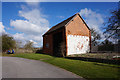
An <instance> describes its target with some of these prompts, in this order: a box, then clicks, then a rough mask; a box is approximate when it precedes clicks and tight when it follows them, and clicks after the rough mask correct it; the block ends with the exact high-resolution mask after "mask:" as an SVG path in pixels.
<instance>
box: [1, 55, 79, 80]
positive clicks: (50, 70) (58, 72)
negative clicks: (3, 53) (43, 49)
mask: <svg viewBox="0 0 120 80" xmlns="http://www.w3.org/2000/svg"><path fill="white" fill-rule="evenodd" d="M2 77H3V78H80V76H77V75H75V74H73V73H71V72H69V71H66V70H64V69H61V68H58V67H55V66H53V65H51V64H48V63H45V62H42V61H37V60H30V59H24V58H17V57H2Z"/></svg>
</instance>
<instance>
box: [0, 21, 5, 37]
mask: <svg viewBox="0 0 120 80" xmlns="http://www.w3.org/2000/svg"><path fill="white" fill-rule="evenodd" d="M4 28H5V26H4V25H3V23H2V22H0V36H1V35H2V33H5V29H4Z"/></svg>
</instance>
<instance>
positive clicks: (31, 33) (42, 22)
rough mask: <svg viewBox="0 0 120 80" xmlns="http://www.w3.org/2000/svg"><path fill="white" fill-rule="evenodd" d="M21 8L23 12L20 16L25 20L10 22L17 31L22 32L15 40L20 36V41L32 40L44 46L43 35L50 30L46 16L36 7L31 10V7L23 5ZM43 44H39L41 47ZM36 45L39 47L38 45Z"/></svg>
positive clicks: (16, 35) (20, 12) (15, 36)
mask: <svg viewBox="0 0 120 80" xmlns="http://www.w3.org/2000/svg"><path fill="white" fill-rule="evenodd" d="M21 8H22V10H20V11H19V12H18V15H19V16H20V17H23V18H24V19H22V20H21V19H19V20H18V19H16V20H11V21H10V25H11V26H12V27H13V28H14V29H15V30H16V31H19V32H21V33H19V34H18V33H16V34H15V35H14V38H18V36H20V39H23V40H32V41H34V42H36V43H41V44H43V43H42V35H43V34H44V33H45V32H46V31H47V30H48V29H49V21H48V20H47V19H46V15H44V14H43V13H41V11H40V10H39V9H38V8H36V7H35V8H32V9H30V8H31V7H30V6H27V5H22V6H21ZM23 37H25V38H23ZM23 40H22V41H23ZM41 44H39V46H41ZM35 45H36V46H38V45H37V44H35Z"/></svg>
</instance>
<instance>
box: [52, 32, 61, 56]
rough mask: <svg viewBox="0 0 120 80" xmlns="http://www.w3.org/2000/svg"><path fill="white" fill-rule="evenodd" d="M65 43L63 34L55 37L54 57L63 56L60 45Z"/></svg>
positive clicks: (57, 34)
mask: <svg viewBox="0 0 120 80" xmlns="http://www.w3.org/2000/svg"><path fill="white" fill-rule="evenodd" d="M62 41H63V33H62V32H58V33H56V34H54V35H53V55H54V56H58V57H59V56H62V54H61V49H60V44H61V42H62Z"/></svg>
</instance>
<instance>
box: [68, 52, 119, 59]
mask: <svg viewBox="0 0 120 80" xmlns="http://www.w3.org/2000/svg"><path fill="white" fill-rule="evenodd" d="M113 56H120V53H86V54H74V55H70V56H69V57H86V58H99V59H113Z"/></svg>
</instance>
